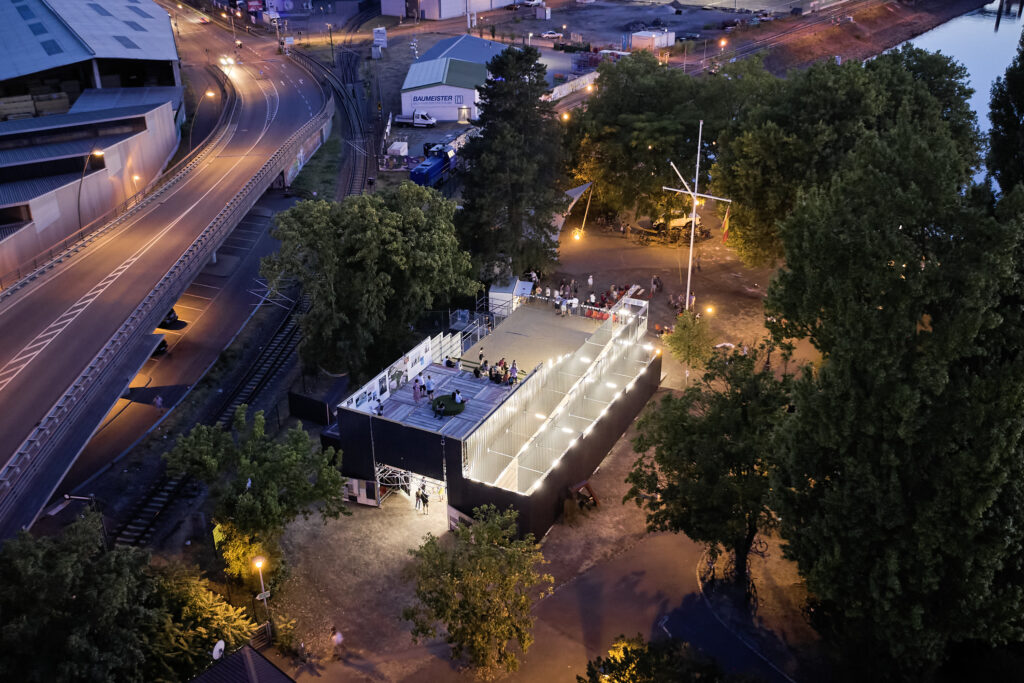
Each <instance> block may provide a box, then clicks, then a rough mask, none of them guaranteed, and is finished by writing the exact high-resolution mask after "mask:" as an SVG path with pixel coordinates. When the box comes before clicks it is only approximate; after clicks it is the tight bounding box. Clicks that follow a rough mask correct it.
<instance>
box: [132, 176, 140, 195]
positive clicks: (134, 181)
mask: <svg viewBox="0 0 1024 683" xmlns="http://www.w3.org/2000/svg"><path fill="white" fill-rule="evenodd" d="M139 180H140V178H139V174H138V173H136V174H135V175H133V176H132V187H134V188H135V194H138V193H139Z"/></svg>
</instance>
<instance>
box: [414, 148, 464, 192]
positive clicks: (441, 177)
mask: <svg viewBox="0 0 1024 683" xmlns="http://www.w3.org/2000/svg"><path fill="white" fill-rule="evenodd" d="M455 158H456V157H455V149H454V148H453V147H452V146H451V145H435V146H434V147H432V148H431V149H430V151H429V152H428V153H427V158H426V159H424V160H423V162H422V163H420V165H419V166H417V167H415V168H414V169H412V170H411V171H409V179H410V180H411V181H413V182H414V183H416V184H417V185H423V186H424V187H438V186H440V185H442V184H443V183H444V182H445V181H446V180H448V178H450V177H451V175H452V173H454V172H455Z"/></svg>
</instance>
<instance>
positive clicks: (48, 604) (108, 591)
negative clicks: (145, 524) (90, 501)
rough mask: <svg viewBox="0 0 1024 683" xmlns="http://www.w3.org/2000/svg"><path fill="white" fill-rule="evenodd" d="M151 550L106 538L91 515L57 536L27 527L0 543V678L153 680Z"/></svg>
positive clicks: (156, 613) (155, 625) (155, 621)
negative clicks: (149, 665) (150, 661)
mask: <svg viewBox="0 0 1024 683" xmlns="http://www.w3.org/2000/svg"><path fill="white" fill-rule="evenodd" d="M148 563H149V555H148V554H147V553H145V552H143V551H142V550H139V549H137V548H130V547H123V546H118V547H116V548H114V549H113V550H107V549H106V548H105V547H104V544H103V534H102V527H101V521H100V517H99V515H98V514H96V513H90V514H87V515H86V516H85V517H83V518H82V519H80V520H78V521H76V522H74V523H73V524H71V525H70V526H68V527H67V529H65V531H64V533H63V534H61V535H60V536H57V537H52V538H51V537H43V538H35V537H33V536H31V535H29V534H28V532H24V531H23V532H21V533H20V534H19V535H18V537H17V538H13V539H10V540H8V541H6V542H5V543H4V544H3V547H2V548H0V621H2V623H3V627H2V628H0V679H3V680H5V681H24V682H26V683H34V682H36V681H38V682H39V683H52V682H54V681H68V682H70V681H93V682H95V683H103V682H106V681H140V682H141V681H146V680H149V678H148V673H147V666H146V665H147V662H146V660H147V657H148V656H149V654H150V651H151V644H150V643H151V641H152V639H153V638H154V636H155V634H156V633H157V632H158V630H159V629H160V627H161V625H162V623H161V622H162V614H161V611H160V609H159V608H158V605H157V604H156V599H155V593H156V585H155V583H154V581H153V578H152V576H151V575H150V574H149V572H148V570H147V566H148Z"/></svg>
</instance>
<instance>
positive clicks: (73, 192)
mask: <svg viewBox="0 0 1024 683" xmlns="http://www.w3.org/2000/svg"><path fill="white" fill-rule="evenodd" d="M177 146H178V127H177V125H176V123H175V112H174V111H173V109H172V108H171V103H170V102H165V103H164V104H162V105H160V106H159V107H157V108H155V109H153V110H151V111H150V112H149V113H147V114H146V130H145V131H143V132H140V133H138V134H137V135H133V136H132V137H130V138H128V139H127V140H123V141H121V142H119V143H117V144H115V145H111V146H110V147H107V148H105V149H104V150H103V163H104V165H105V168H103V169H101V170H99V171H96V172H91V173H89V174H88V175H87V176H86V177H85V180H84V181H83V182H82V183H81V193H82V197H81V208H82V216H81V225H88V224H89V223H90V222H92V221H94V220H96V219H97V218H98V217H100V216H102V215H103V214H105V213H107V212H108V211H110V210H111V209H113V208H114V207H116V206H117V205H118V204H120V203H122V202H124V201H125V200H126V199H128V198H129V197H131V196H132V195H133V194H135V193H136V192H137V191H141V190H143V189H145V188H146V187H147V186H148V185H149V184H150V183H152V182H153V181H154V180H155V179H156V178H157V177H158V176H159V175H160V172H161V171H162V170H163V168H164V167H165V166H166V165H167V162H168V160H169V159H170V157H171V155H172V154H173V153H174V150H175V149H176V148H177ZM136 175H137V176H139V180H138V181H135V180H133V176H136ZM78 191H79V181H78V180H75V181H73V182H71V183H68V184H67V185H64V186H63V187H59V188H57V189H56V190H53V191H52V192H48V193H47V194H44V195H40V196H38V197H36V198H35V199H33V200H31V201H30V202H29V210H30V211H31V212H32V221H31V222H30V223H29V224H28V225H26V226H25V227H23V228H22V229H21V230H19V231H18V232H16V233H14V234H13V235H11V236H10V237H8V238H7V239H5V240H2V241H0V273H8V272H11V271H13V270H15V269H17V268H19V267H21V266H23V265H24V264H26V263H30V262H31V261H32V259H33V258H35V257H36V256H37V255H39V254H41V253H44V252H46V251H47V250H48V249H50V248H51V247H53V246H54V245H56V244H59V243H60V242H61V241H63V240H65V239H66V238H68V237H70V236H71V235H73V234H74V233H75V232H77V231H78V230H79V227H80V224H79V217H78V205H79V199H78Z"/></svg>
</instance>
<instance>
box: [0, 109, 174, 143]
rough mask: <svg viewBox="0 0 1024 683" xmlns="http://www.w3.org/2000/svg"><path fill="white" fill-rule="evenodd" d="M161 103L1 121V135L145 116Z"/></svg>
mask: <svg viewBox="0 0 1024 683" xmlns="http://www.w3.org/2000/svg"><path fill="white" fill-rule="evenodd" d="M159 106H161V105H159V104H140V105H138V106H135V107H119V108H117V109H107V110H98V111H83V112H77V113H73V114H72V113H67V114H54V115H53V116H37V117H36V118H33V119H17V120H15V121H0V136H4V135H14V134H16V133H29V132H32V131H37V130H39V131H42V130H52V129H54V128H66V127H68V126H80V125H83V124H88V123H102V122H104V121H117V120H118V119H127V118H132V117H135V116H143V115H145V114H146V113H147V112H149V111H152V110H153V109H156V108H157V107H159Z"/></svg>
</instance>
